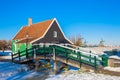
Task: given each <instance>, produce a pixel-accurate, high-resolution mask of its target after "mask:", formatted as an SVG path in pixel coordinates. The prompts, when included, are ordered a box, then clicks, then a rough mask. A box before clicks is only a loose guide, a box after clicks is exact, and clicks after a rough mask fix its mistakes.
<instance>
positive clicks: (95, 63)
mask: <svg viewBox="0 0 120 80" xmlns="http://www.w3.org/2000/svg"><path fill="white" fill-rule="evenodd" d="M96 64H97V63H96V56H94V67H95V70H96V68H97V67H96V66H97V65H96Z"/></svg>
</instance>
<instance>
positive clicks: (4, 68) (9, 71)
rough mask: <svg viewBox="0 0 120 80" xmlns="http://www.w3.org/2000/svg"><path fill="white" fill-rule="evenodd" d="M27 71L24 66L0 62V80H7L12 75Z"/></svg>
mask: <svg viewBox="0 0 120 80" xmlns="http://www.w3.org/2000/svg"><path fill="white" fill-rule="evenodd" d="M27 70H28V68H27V66H26V65H20V64H15V63H12V62H0V80H8V79H9V78H12V77H13V76H14V75H16V74H18V73H21V72H24V71H27ZM9 80H10V79H9Z"/></svg>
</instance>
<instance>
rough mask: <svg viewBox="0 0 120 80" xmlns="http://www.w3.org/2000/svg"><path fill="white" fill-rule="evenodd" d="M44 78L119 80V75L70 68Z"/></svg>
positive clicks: (57, 79) (56, 79)
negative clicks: (62, 72) (64, 71)
mask: <svg viewBox="0 0 120 80" xmlns="http://www.w3.org/2000/svg"><path fill="white" fill-rule="evenodd" d="M46 80H120V77H119V76H110V75H104V74H96V73H93V72H80V71H75V70H70V71H69V72H67V73H64V74H59V75H50V76H49V78H48V79H46Z"/></svg>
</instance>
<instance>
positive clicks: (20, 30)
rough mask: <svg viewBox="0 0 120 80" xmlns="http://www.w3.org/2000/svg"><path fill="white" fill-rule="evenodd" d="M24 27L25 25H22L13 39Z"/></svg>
mask: <svg viewBox="0 0 120 80" xmlns="http://www.w3.org/2000/svg"><path fill="white" fill-rule="evenodd" d="M23 27H24V26H22V27H21V28H20V29H19V30H18V32H17V33H16V34H15V36H14V37H13V38H12V40H13V39H14V38H15V37H16V36H17V34H18V33H19V32H20V31H21V30H22V29H23Z"/></svg>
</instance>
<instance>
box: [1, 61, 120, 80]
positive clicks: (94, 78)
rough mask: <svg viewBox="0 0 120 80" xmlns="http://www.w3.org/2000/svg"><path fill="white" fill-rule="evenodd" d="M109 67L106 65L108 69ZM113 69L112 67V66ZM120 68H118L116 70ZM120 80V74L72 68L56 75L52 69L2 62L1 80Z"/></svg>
mask: <svg viewBox="0 0 120 80" xmlns="http://www.w3.org/2000/svg"><path fill="white" fill-rule="evenodd" d="M107 68H109V67H106V69H107ZM110 69H111V68H110ZM117 70H120V68H116V71H117ZM40 79H41V80H73V79H74V80H120V77H119V76H110V75H104V74H96V73H94V72H92V71H91V72H82V71H80V70H75V69H74V70H73V68H72V69H70V70H69V71H68V72H63V73H61V74H58V75H55V74H51V70H47V69H44V68H43V69H42V70H39V71H37V72H36V71H35V70H34V69H33V70H30V69H29V68H28V66H27V65H24V64H15V63H12V62H0V80H40Z"/></svg>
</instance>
